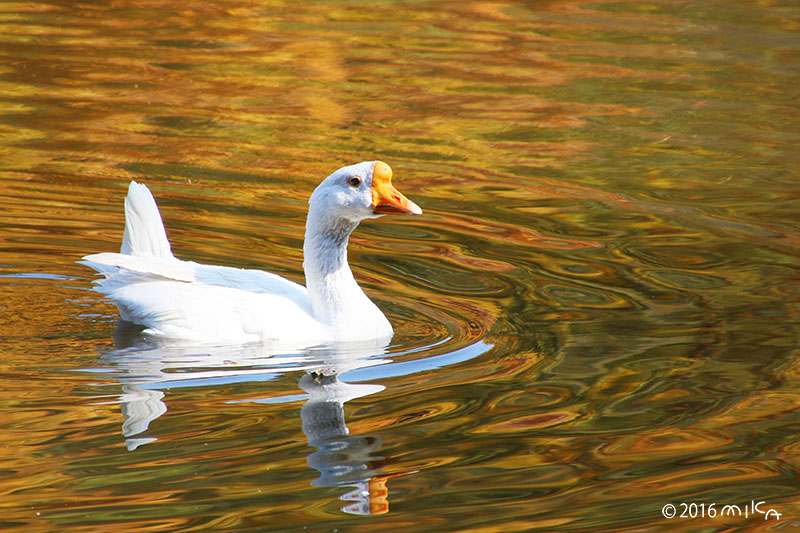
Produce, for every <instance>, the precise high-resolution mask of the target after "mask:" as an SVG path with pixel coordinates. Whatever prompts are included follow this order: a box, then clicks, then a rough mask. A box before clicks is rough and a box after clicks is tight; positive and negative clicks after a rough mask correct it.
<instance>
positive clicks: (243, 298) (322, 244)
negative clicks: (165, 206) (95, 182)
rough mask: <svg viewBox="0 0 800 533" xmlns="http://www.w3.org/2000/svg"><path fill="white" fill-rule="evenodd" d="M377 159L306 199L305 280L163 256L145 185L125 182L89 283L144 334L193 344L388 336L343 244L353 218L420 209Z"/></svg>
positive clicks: (337, 175)
mask: <svg viewBox="0 0 800 533" xmlns="http://www.w3.org/2000/svg"><path fill="white" fill-rule="evenodd" d="M391 177H392V171H391V169H390V168H389V166H388V165H386V164H385V163H382V162H380V161H367V162H363V163H358V164H356V165H351V166H347V167H343V168H340V169H339V170H337V171H336V172H334V173H333V174H331V175H330V176H328V177H327V178H326V179H325V180H324V181H323V182H322V183H321V184H320V185H319V186H318V187H317V188H316V190H315V191H314V193H313V194H312V195H311V198H310V199H309V211H308V218H307V220H306V232H305V242H304V245H303V254H304V261H303V269H304V271H305V274H306V287H303V286H302V285H299V284H297V283H294V282H292V281H289V280H287V279H284V278H282V277H280V276H278V275H275V274H272V273H269V272H263V271H259V270H245V269H240V268H234V267H225V266H211V265H202V264H199V263H195V262H193V261H182V260H180V259H177V258H176V257H175V256H173V255H172V251H171V247H170V244H169V241H168V240H167V235H166V232H165V230H164V224H163V222H162V220H161V215H160V213H159V211H158V207H157V206H156V203H155V200H154V199H153V196H152V194H151V193H150V191H149V189H148V188H147V187H146V186H144V185H141V184H138V183H136V182H131V184H130V186H129V188H128V196H127V197H126V199H125V233H124V235H123V239H122V247H121V249H120V253H99V254H93V255H88V256H86V257H84V258H83V259H84V260H83V263H84V264H86V265H88V266H90V267H92V268H94V269H95V270H97V271H98V272H100V273H101V274H103V275H104V277H103V278H101V279H99V280H96V281H95V284H96V285H95V286H96V289H97V290H98V291H99V292H101V293H102V294H104V295H106V296H107V297H108V298H110V299H111V300H112V301H113V302H114V303H115V304H116V306H117V307H118V308H119V311H120V315H121V317H122V318H123V319H124V320H127V321H130V322H133V323H136V324H141V325H143V326H145V327H146V328H147V329H146V330H145V332H146V333H148V334H150V335H155V336H159V337H166V338H173V339H185V340H191V341H197V342H213V343H240V342H253V341H264V342H268V341H275V342H288V343H292V344H295V345H298V344H300V345H303V346H311V345H314V344H319V343H328V342H341V341H371V340H379V341H381V340H383V341H386V340H388V339H389V338H390V337H391V335H392V326H391V324H390V323H389V321H388V320H387V319H386V317H385V316H384V315H383V313H382V312H381V311H380V309H378V307H377V306H376V305H375V304H374V303H372V301H370V299H369V298H367V296H366V295H365V294H364V292H363V291H362V290H361V288H360V287H359V286H358V284H357V283H356V281H355V278H354V277H353V273H352V272H351V270H350V267H349V265H348V263H347V243H348V240H349V237H350V234H351V233H352V231H353V230H354V229H355V228H356V227H357V226H358V224H359V222H361V220H364V219H367V218H376V217H379V216H381V215H385V214H420V213H422V210H421V209H420V208H419V207H418V206H417V205H416V204H414V203H413V202H411V201H410V200H408V199H407V198H406V197H405V196H403V195H402V194H401V193H400V192H399V191H397V189H395V188H394V186H393V185H392V183H391Z"/></svg>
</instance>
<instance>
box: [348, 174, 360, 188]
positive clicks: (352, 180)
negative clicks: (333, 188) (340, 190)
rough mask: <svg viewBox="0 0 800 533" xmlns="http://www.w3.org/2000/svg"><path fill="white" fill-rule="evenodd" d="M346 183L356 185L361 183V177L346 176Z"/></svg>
mask: <svg viewBox="0 0 800 533" xmlns="http://www.w3.org/2000/svg"><path fill="white" fill-rule="evenodd" d="M347 183H349V184H350V185H352V186H353V187H358V186H359V185H361V178H359V177H358V176H351V177H349V178H347Z"/></svg>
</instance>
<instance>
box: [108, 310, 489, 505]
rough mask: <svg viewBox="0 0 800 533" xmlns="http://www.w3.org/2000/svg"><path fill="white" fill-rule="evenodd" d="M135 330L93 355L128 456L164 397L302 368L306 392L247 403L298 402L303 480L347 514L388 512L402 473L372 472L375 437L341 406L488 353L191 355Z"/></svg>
mask: <svg viewBox="0 0 800 533" xmlns="http://www.w3.org/2000/svg"><path fill="white" fill-rule="evenodd" d="M140 333H141V328H140V327H139V326H134V325H132V324H130V323H127V322H121V323H120V324H119V326H118V327H117V330H116V332H115V335H114V340H115V349H114V350H112V351H109V352H107V353H106V354H104V355H103V356H102V357H101V359H102V360H103V361H105V362H106V363H107V364H108V366H109V367H113V368H114V369H115V371H116V373H117V379H118V380H119V381H120V383H121V385H122V394H121V395H120V397H119V402H120V404H121V410H122V414H123V416H124V422H123V424H122V434H123V436H124V437H125V444H126V446H127V448H128V449H129V450H131V451H133V450H136V449H137V448H138V447H140V446H143V445H146V444H149V443H152V442H154V441H155V440H156V438H154V437H148V436H146V432H147V430H148V428H149V426H150V424H151V423H152V422H153V421H154V420H156V419H157V418H159V417H160V416H162V415H164V414H165V413H166V412H167V402H166V400H167V398H166V393H165V392H164V391H169V390H171V389H176V388H183V387H200V386H222V385H230V384H232V383H241V382H259V381H272V380H274V379H276V378H277V377H278V376H279V375H281V374H285V373H287V372H301V377H300V380H299V387H300V389H302V390H303V391H304V392H305V394H303V395H301V394H291V395H286V396H283V397H278V398H275V397H270V398H265V399H263V400H259V399H253V400H246V401H247V402H254V403H291V402H296V401H299V400H305V403H304V404H303V406H302V408H301V409H300V417H301V420H302V428H303V432H304V433H305V435H306V437H307V438H308V443H309V445H310V446H312V447H314V448H316V450H314V451H313V452H311V453H310V454H309V456H308V459H307V462H308V465H309V466H310V467H312V468H314V469H315V470H317V471H318V472H319V474H320V475H319V477H318V478H316V479H315V480H314V481H313V482H312V484H313V485H315V486H326V487H339V488H341V489H342V491H343V492H342V493H341V495H340V499H341V500H342V501H344V502H345V503H344V504H343V505H342V507H341V509H342V511H344V512H346V513H351V514H382V513H386V512H388V510H389V503H388V491H387V489H386V481H387V479H388V478H389V477H391V476H392V475H402V474H391V475H384V474H381V470H382V468H383V467H384V466H385V465H386V463H387V461H388V460H387V458H384V457H382V456H381V455H380V449H381V445H382V440H381V438H380V437H379V436H377V435H351V434H350V431H349V429H348V427H347V422H346V420H345V409H344V404H345V403H346V402H348V401H350V400H353V399H355V398H361V397H364V396H368V395H371V394H375V393H378V392H381V391H383V390H384V388H385V387H384V386H382V385H377V384H374V382H375V381H378V380H380V379H385V378H388V377H394V376H405V375H410V374H414V373H418V372H427V371H430V370H433V369H436V368H441V367H444V366H448V365H452V364H456V363H460V362H463V361H467V360H470V359H473V358H475V357H477V356H479V355H481V354H483V353H485V352H486V351H488V350H489V349H490V348H491V347H492V345H491V344H488V343H486V342H484V341H483V340H477V341H474V342H472V343H471V344H467V345H461V346H460V347H457V348H454V347H452V346H451V345H449V344H448V342H447V341H448V340H447V339H445V340H444V341H441V342H440V343H438V344H434V345H429V346H425V347H422V348H416V349H412V350H409V351H405V352H397V353H393V354H392V357H404V356H407V355H411V354H412V353H413V352H417V353H414V355H413V357H411V358H409V360H401V361H398V362H394V361H392V359H389V358H388V357H386V353H387V343H376V342H370V343H361V344H350V343H348V344H342V345H329V346H324V347H323V346H317V347H312V348H306V349H303V350H297V349H294V348H290V347H285V346H284V347H281V346H275V345H272V346H265V345H239V346H226V347H209V346H204V347H202V348H200V349H197V350H196V351H195V350H193V349H192V348H191V347H187V346H185V345H169V344H167V345H164V344H159V345H156V344H152V341H148V340H147V339H146V338H145V337H142V336H141V335H140ZM419 352H422V353H419ZM436 352H439V353H436ZM434 353H436V354H435V355H433V354H434ZM364 381H369V382H373V383H362V382H364Z"/></svg>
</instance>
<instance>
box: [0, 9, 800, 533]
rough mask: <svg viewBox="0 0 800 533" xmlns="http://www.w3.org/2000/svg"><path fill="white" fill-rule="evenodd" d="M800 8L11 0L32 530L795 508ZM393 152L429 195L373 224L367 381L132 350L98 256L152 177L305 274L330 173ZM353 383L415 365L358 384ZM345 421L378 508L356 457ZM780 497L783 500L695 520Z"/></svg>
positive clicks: (16, 276)
mask: <svg viewBox="0 0 800 533" xmlns="http://www.w3.org/2000/svg"><path fill="white" fill-rule="evenodd" d="M796 18H797V17H796V9H795V8H794V7H793V6H791V5H789V4H787V3H785V2H784V3H781V2H731V1H727V0H713V1H711V2H703V3H698V2H694V3H692V2H673V1H667V0H654V1H648V2H638V1H632V2H619V1H605V0H600V1H593V2H587V1H585V0H549V1H536V2H511V1H484V2H449V1H446V2H436V3H407V2H394V1H381V2H377V3H373V5H371V6H370V7H369V8H367V7H365V6H364V5H363V4H361V3H352V2H330V1H322V2H315V3H288V2H272V1H263V2H256V3H252V2H251V3H242V2H238V1H231V0H223V1H222V2H215V3H213V4H206V5H178V4H175V3H170V2H165V1H154V2H147V3H130V2H127V3H126V2H121V3H120V2H117V3H111V4H108V5H100V4H97V5H93V4H92V5H90V4H80V5H79V4H75V3H70V2H59V1H54V2H44V3H36V4H26V3H18V2H17V3H5V4H2V5H0V57H2V61H0V313H2V314H0V337H2V341H3V342H1V343H0V375H2V377H3V385H4V386H3V387H2V391H0V406H1V407H2V416H0V428H1V429H2V431H0V435H2V437H0V444H2V446H0V450H2V453H0V472H2V476H0V508H2V509H3V512H4V513H3V519H2V520H0V529H3V530H12V531H51V530H59V531H62V530H74V531H89V530H96V529H98V528H100V529H109V528H111V529H115V528H116V529H119V528H121V529H125V530H134V529H135V530H137V531H147V530H153V531H163V530H187V531H191V530H203V531H205V530H213V529H217V530H226V531H227V530H243V531H247V530H250V531H264V530H272V531H292V530H299V529H300V528H301V527H304V526H307V527H309V528H310V529H314V528H316V529H326V530H328V529H337V528H338V529H339V530H340V531H344V530H348V531H359V530H367V529H370V530H375V529H376V528H377V529H381V530H403V531H422V530H427V531H446V530H475V531H509V530H520V531H522V530H537V529H538V530H542V531H554V530H571V531H574V530H579V531H580V530H583V531H597V530H612V529H614V530H628V529H630V530H633V529H653V530H660V529H670V530H677V531H681V530H685V531H695V530H698V529H708V530H712V529H719V528H728V529H744V528H751V529H755V528H764V529H769V528H776V529H777V528H784V529H785V528H791V527H792V526H796V525H797V519H796V517H797V516H798V514H799V513H800V498H799V497H798V491H797V483H796V482H797V477H798V472H800V459H798V457H800V456H799V455H798V454H800V446H798V442H797V423H796V412H797V407H798V398H800V391H798V387H797V385H796V383H797V377H798V364H797V355H798V333H797V323H798V318H799V317H800V290H798V284H797V279H798V275H797V265H798V259H799V258H800V246H799V245H800V224H798V221H800V213H798V206H800V202H799V201H798V200H799V199H798V190H800V188H798V176H797V169H798V168H800V155H798V154H800V152H798V150H797V146H798V141H799V140H800V139H798V134H797V132H798V131H800V123H798V117H800V114H798V112H797V111H798V106H797V102H798V99H797V90H796V88H797V87H798V86H800V80H798V73H797V69H796V64H795V63H796V62H795V59H794V58H795V56H796V48H797V38H796ZM369 159H382V160H386V161H387V162H389V163H390V164H391V165H392V167H393V168H394V170H395V172H396V175H397V177H396V179H397V180H398V183H403V190H407V191H409V195H410V197H412V198H413V199H414V200H415V201H416V202H418V203H419V204H420V205H421V206H422V208H423V209H424V210H425V216H424V217H420V218H419V219H414V220H402V221H398V222H396V223H388V222H385V221H374V222H373V221H370V222H368V223H365V224H363V225H362V227H360V228H359V230H358V231H357V232H356V233H355V234H354V236H353V239H352V242H351V247H350V260H351V263H352V266H353V270H354V272H355V274H356V276H357V277H358V279H359V280H360V281H361V283H362V284H363V286H364V287H365V289H366V291H367V292H368V293H369V295H370V296H371V297H372V298H374V300H375V301H376V302H377V303H378V304H379V305H380V306H381V307H382V308H383V309H384V310H385V312H386V314H387V316H389V318H390V319H391V321H392V323H393V324H394V325H395V330H396V332H397V334H396V336H395V338H394V339H393V340H392V345H391V346H389V347H388V352H387V353H386V354H385V355H383V356H382V358H386V359H391V360H392V361H391V363H386V364H384V365H375V366H374V367H369V368H362V369H358V370H352V371H351V373H350V374H348V372H340V373H338V374H336V375H337V376H338V377H339V379H340V381H336V380H335V378H333V377H332V376H333V374H331V373H325V372H320V371H319V369H318V368H316V367H313V365H311V364H310V363H309V364H308V365H307V366H304V365H306V363H308V362H307V361H305V362H304V360H298V361H294V362H292V363H289V361H287V360H286V359H284V360H283V361H282V362H283V363H285V364H286V366H285V367H278V366H276V365H278V363H279V362H278V361H277V360H270V361H265V360H263V359H258V358H255V359H253V358H250V359H247V358H244V360H242V359H239V361H238V364H237V357H234V356H233V354H231V353H227V355H224V356H221V357H220V358H219V360H216V361H212V360H211V359H210V358H208V357H205V358H203V357H199V356H200V355H202V353H200V352H197V353H195V352H191V351H190V352H186V351H184V352H180V351H179V352H176V353H171V354H170V355H169V357H167V358H166V360H165V357H164V355H165V354H164V352H156V353H157V354H158V355H157V356H154V357H153V358H152V360H150V361H148V360H147V358H145V357H140V358H139V359H138V360H137V359H136V357H134V356H133V355H134V353H133V352H130V353H128V354H127V356H122V355H121V354H120V353H119V352H115V351H114V347H113V341H112V338H113V331H114V328H115V323H116V319H117V315H116V310H115V309H114V308H113V306H110V305H109V304H108V303H106V302H103V301H101V300H99V299H98V297H97V295H96V294H95V293H93V292H91V290H90V287H91V273H89V272H87V271H86V270H85V269H84V268H83V267H81V266H80V265H76V264H75V261H76V260H77V259H79V258H80V257H81V256H82V255H85V254H86V253H91V252H102V251H112V250H115V249H117V248H118V246H119V242H120V239H121V234H122V227H123V226H122V224H123V221H122V220H123V219H122V211H121V206H122V201H123V198H124V191H125V188H126V186H127V183H128V181H129V180H130V179H136V180H137V181H142V182H145V183H147V184H148V185H149V186H150V187H151V188H152V189H153V190H154V192H156V195H157V198H158V201H159V205H160V206H161V209H162V212H163V214H164V217H165V219H166V225H167V230H168V232H169V236H170V239H171V241H172V243H173V249H174V251H175V252H176V254H177V255H178V256H179V257H181V258H184V259H192V260H196V261H200V262H206V263H214V264H231V265H235V266H239V267H244V268H259V269H266V270H269V271H273V272H277V273H279V274H282V275H285V276H287V277H289V278H290V279H292V280H295V281H302V270H301V264H302V257H301V250H302V237H303V224H304V216H305V210H306V201H307V197H308V194H309V193H310V191H311V190H312V189H313V187H314V186H315V185H316V183H317V182H318V181H319V180H320V179H321V178H322V177H324V176H326V175H327V174H328V173H330V172H331V171H332V170H334V169H335V168H337V167H339V166H341V165H343V164H348V163H353V162H356V161H360V160H369ZM481 343H482V344H481ZM489 345H491V349H480V350H478V349H477V348H476V354H475V355H474V357H470V358H464V359H457V360H452V361H450V363H449V364H440V365H436V364H433V363H434V362H436V361H437V359H435V358H436V357H443V358H445V359H446V358H447V357H448V356H449V355H450V354H453V353H455V354H458V353H461V352H460V350H464V349H467V348H468V347H471V346H479V347H480V346H485V347H488V346H489ZM139 355H140V356H141V355H142V354H141V353H139ZM206 355H207V354H206ZM262 355H263V354H262ZM128 356H130V358H129V359H126V357H128ZM403 365H410V366H403ZM415 365H416V366H415ZM426 365H428V366H426ZM370 368H372V369H374V372H375V373H374V374H360V378H359V379H361V378H364V379H363V380H360V381H356V380H350V381H348V379H350V378H351V377H352V375H356V376H357V377H358V376H359V374H358V372H367V371H369V370H370ZM381 368H382V369H385V372H386V373H385V374H380V372H378V369H381ZM409 368H411V369H416V370H417V371H413V372H412V371H409V370H408V369H409ZM308 372H315V374H314V375H316V376H317V378H318V380H317V379H315V378H314V377H313V376H312V374H310V373H308ZM265 373H267V374H270V375H271V377H270V379H269V380H267V379H262V378H263V377H264V375H265ZM234 376H239V377H238V378H234ZM204 379H210V380H211V381H204ZM214 380H217V381H214ZM351 381H355V383H351ZM340 382H341V383H343V384H350V385H353V386H358V387H362V386H363V385H364V384H369V386H372V387H377V386H378V385H380V386H383V387H385V389H384V390H382V391H380V392H379V393H377V392H376V393H374V394H369V395H365V396H360V397H353V398H352V399H350V398H349V397H348V401H347V402H346V403H345V402H343V401H340V399H338V398H334V397H330V398H329V397H327V396H325V394H327V393H325V390H326V389H325V387H326V386H331V387H333V389H335V390H338V389H337V387H342V388H343V389H344V390H348V388H347V387H344V386H343V385H339V383H340ZM179 384H184V385H186V384H192V385H193V386H178V385H179ZM304 387H305V388H306V389H308V390H309V391H310V392H308V391H303V388H304ZM320 387H321V389H322V390H320ZM353 390H355V389H353ZM359 390H360V389H359ZM304 392H305V393H306V394H308V395H311V396H313V397H314V398H315V400H314V401H312V402H308V401H306V397H305V396H303V393H304ZM348 394H349V393H348ZM334 396H335V395H334ZM323 399H324V401H323ZM328 399H330V400H331V401H328ZM317 400H319V401H317ZM303 401H306V403H305V404H303V403H302V402H303ZM304 409H305V411H306V414H308V416H309V417H310V418H315V417H317V414H320V416H322V414H325V416H328V418H325V416H322V418H323V419H325V420H327V421H328V422H329V424H330V428H329V429H330V431H331V434H330V436H329V439H331V440H326V439H325V438H323V437H321V436H319V435H322V432H321V431H320V432H318V431H316V430H315V429H314V428H313V427H310V426H309V424H308V423H307V421H306V419H305V418H304ZM121 411H122V412H121ZM314 413H317V414H314ZM344 428H346V429H347V430H348V431H349V433H345V430H344ZM304 429H305V430H306V433H304V432H303V431H304ZM126 441H127V446H126ZM312 441H313V442H312ZM309 443H312V444H314V443H316V444H319V447H315V446H313V445H312V446H311V447H309ZM335 446H344V447H345V448H346V447H348V446H352V447H353V449H352V451H353V454H352V455H351V456H350V457H349V458H347V459H346V460H345V464H346V465H347V466H348V468H356V467H358V468H360V467H363V472H364V473H365V477H363V478H361V479H360V480H359V481H358V483H360V484H361V485H360V489H359V490H365V491H367V492H369V493H370V494H371V495H374V497H373V498H372V500H370V498H366V500H364V499H362V500H361V501H362V503H364V502H369V501H374V505H373V506H369V505H368V504H367V505H366V506H363V507H358V509H361V510H362V511H364V510H366V509H367V508H368V507H369V510H370V512H371V513H375V514H372V515H362V516H351V515H349V514H347V513H342V512H341V507H342V506H343V505H349V504H350V502H347V503H343V502H341V501H339V498H340V496H342V495H343V494H345V493H346V492H348V491H349V489H348V490H346V489H344V488H343V487H341V486H338V485H337V486H335V487H331V486H326V485H325V484H326V483H327V481H329V480H330V481H331V483H338V481H339V480H337V478H336V475H334V471H333V470H330V469H328V466H329V465H330V464H332V463H331V462H330V461H331V457H332V454H329V453H328V452H332V450H331V447H335ZM315 454H316V455H315ZM312 455H313V457H314V459H312V460H311V463H313V465H312V466H311V467H310V466H309V456H312ZM314 465H316V466H319V467H320V468H319V469H316V468H315V467H313V466H314ZM358 465H361V466H360V467H359V466H358ZM346 470H347V469H344V470H343V472H344V471H346ZM336 472H338V470H337V471H336ZM316 479H319V480H320V481H319V482H318V483H319V485H312V483H313V482H314V480H316ZM368 479H369V480H370V481H368ZM323 480H324V481H323ZM348 480H349V478H348ZM364 483H366V486H364ZM352 488H353V487H350V489H352ZM753 498H756V499H757V500H765V501H767V502H768V503H769V504H770V505H771V506H774V507H776V508H777V509H779V510H780V511H781V512H782V513H783V518H782V519H780V520H774V521H764V522H763V523H762V522H761V521H757V520H755V519H753V518H749V519H747V520H745V519H741V520H740V519H738V518H737V519H730V517H728V519H727V520H725V521H722V520H720V519H719V518H716V519H714V518H708V517H706V518H705V519H696V520H684V521H678V520H672V521H669V520H667V519H665V518H663V516H662V515H661V507H662V506H663V505H664V504H666V503H678V502H682V501H683V502H691V501H696V502H697V503H701V502H706V503H711V502H712V501H716V502H718V503H720V504H725V503H729V504H743V503H745V502H747V501H750V500H751V499H753ZM387 505H388V511H389V512H388V513H385V514H380V515H378V514H377V513H378V512H379V511H384V510H386V509H387ZM353 509H355V508H353ZM298 524H301V525H298Z"/></svg>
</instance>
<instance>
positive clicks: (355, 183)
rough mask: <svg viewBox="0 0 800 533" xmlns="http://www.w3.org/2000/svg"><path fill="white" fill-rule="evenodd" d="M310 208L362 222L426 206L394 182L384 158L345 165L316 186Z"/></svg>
mask: <svg viewBox="0 0 800 533" xmlns="http://www.w3.org/2000/svg"><path fill="white" fill-rule="evenodd" d="M308 203H309V206H310V210H311V211H313V212H315V213H316V214H317V215H319V216H321V217H322V218H324V219H327V220H329V221H331V222H333V223H335V222H336V221H341V222H349V223H350V224H358V223H359V222H361V221H362V220H364V219H367V218H378V217H380V216H382V215H390V214H406V215H419V214H421V213H422V209H420V208H419V206H418V205H417V204H415V203H414V202H412V201H411V200H409V199H408V198H406V197H405V196H404V195H403V194H402V193H401V192H400V191H398V190H397V189H396V188H395V187H394V185H392V169H391V168H390V167H389V165H387V164H386V163H384V162H382V161H364V162H363V163H358V164H355V165H349V166H346V167H342V168H340V169H339V170H337V171H336V172H334V173H333V174H331V175H330V176H328V177H327V178H325V180H324V181H323V182H322V183H321V184H320V185H319V187H317V188H316V190H315V191H314V192H313V194H312V195H311V198H310V199H309V202H308Z"/></svg>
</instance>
